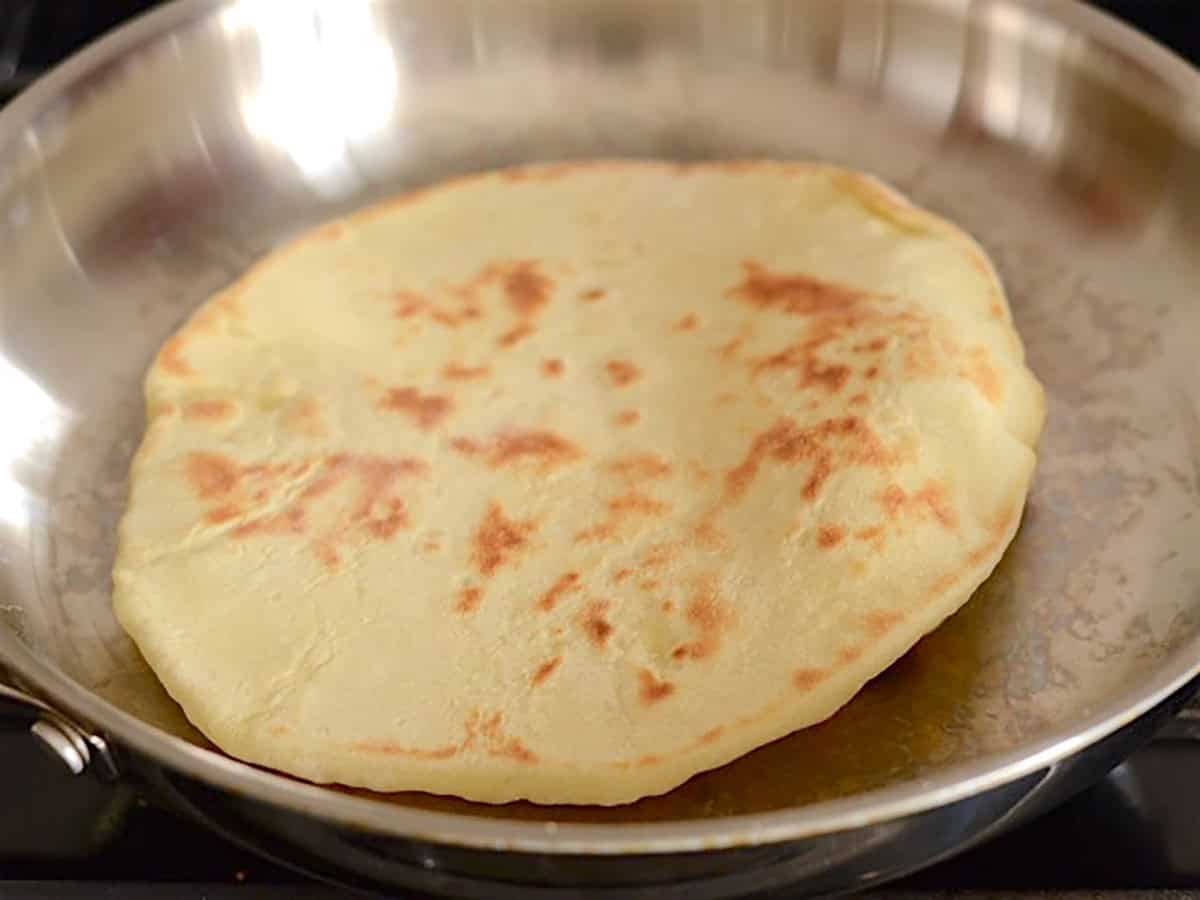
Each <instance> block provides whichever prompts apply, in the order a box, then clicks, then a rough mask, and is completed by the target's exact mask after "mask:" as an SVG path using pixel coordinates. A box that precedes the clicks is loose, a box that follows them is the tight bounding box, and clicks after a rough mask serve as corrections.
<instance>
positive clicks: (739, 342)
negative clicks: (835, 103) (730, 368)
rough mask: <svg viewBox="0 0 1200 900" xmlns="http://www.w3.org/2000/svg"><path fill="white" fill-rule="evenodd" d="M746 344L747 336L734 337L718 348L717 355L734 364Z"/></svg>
mask: <svg viewBox="0 0 1200 900" xmlns="http://www.w3.org/2000/svg"><path fill="white" fill-rule="evenodd" d="M745 343H746V335H745V334H741V335H738V336H737V337H732V338H730V339H729V340H727V341H726V342H725V343H723V344H722V345H721V346H720V347H718V348H717V354H718V355H719V356H720V357H721V359H723V360H725V361H726V362H732V361H733V360H735V359H737V355H738V354H739V353H741V352H742V346H743V345H744V344H745ZM731 396H732V395H731Z"/></svg>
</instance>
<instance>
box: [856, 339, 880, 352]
mask: <svg viewBox="0 0 1200 900" xmlns="http://www.w3.org/2000/svg"><path fill="white" fill-rule="evenodd" d="M888 343H889V341H888V338H886V337H877V338H872V339H871V340H869V341H866V342H865V343H862V344H855V345H854V347H853V350H854V352H855V353H882V352H883V351H884V350H886V349H887V345H888Z"/></svg>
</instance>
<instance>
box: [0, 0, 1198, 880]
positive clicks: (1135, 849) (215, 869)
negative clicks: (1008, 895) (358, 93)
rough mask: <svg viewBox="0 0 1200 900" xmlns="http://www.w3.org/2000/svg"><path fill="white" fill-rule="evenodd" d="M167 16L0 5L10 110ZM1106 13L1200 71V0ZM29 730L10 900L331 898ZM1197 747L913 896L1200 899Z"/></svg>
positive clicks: (3, 779)
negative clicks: (128, 29) (45, 744)
mask: <svg viewBox="0 0 1200 900" xmlns="http://www.w3.org/2000/svg"><path fill="white" fill-rule="evenodd" d="M279 2H288V0H279ZM329 2H339V0H329ZM647 2H652V0H647ZM813 2H820V0H813ZM155 5H157V3H156V2H154V0H0V103H2V102H3V101H4V100H6V99H8V98H9V97H11V96H13V95H14V94H15V93H16V92H17V91H19V90H20V89H21V88H23V87H24V86H26V85H27V84H28V83H29V82H30V81H32V80H33V79H34V78H36V77H37V76H38V75H39V74H41V73H42V72H43V71H44V70H45V69H47V68H49V67H50V66H52V65H53V64H54V63H55V62H57V61H59V60H61V59H62V58H63V57H64V56H66V55H68V54H69V53H71V52H72V51H73V50H75V49H78V48H79V47H81V46H82V45H83V44H85V43H87V42H89V41H90V40H92V39H93V38H94V37H95V36H96V35H98V34H100V33H102V32H104V31H106V30H108V29H109V28H111V27H112V26H114V25H116V24H118V23H120V22H122V21H124V20H125V19H127V18H129V17H130V16H132V15H135V14H137V13H138V12H141V11H144V10H146V9H149V8H150V7H152V6H155ZM1095 5H1097V6H1100V7H1103V8H1105V9H1107V10H1109V11H1110V12H1112V13H1114V14H1116V15H1118V16H1121V17H1122V18H1125V19H1127V20H1129V21H1131V22H1133V23H1134V24H1136V25H1137V26H1138V27H1140V28H1142V29H1143V30H1145V31H1147V32H1150V33H1151V34H1153V35H1154V36H1155V37H1156V38H1157V39H1159V40H1160V41H1162V42H1163V43H1165V44H1167V45H1168V46H1170V47H1172V48H1174V49H1175V50H1176V51H1178V52H1179V53H1181V54H1183V55H1184V56H1186V57H1188V58H1189V59H1191V60H1192V61H1193V62H1196V61H1198V60H1200V0H1096V3H1095ZM1195 721H1200V719H1193V722H1195ZM27 725H28V722H27V721H26V720H24V719H22V718H21V717H20V716H19V715H17V714H16V711H15V710H11V709H8V710H6V709H5V708H4V707H3V706H0V900H34V898H51V897H55V898H58V897H77V896H78V897H85V896H86V897H112V898H122V900H125V898H129V900H139V898H146V900H149V898H155V900H157V898H164V900H165V898H168V897H189V898H198V897H207V898H211V900H219V898H224V897H227V896H231V895H232V896H236V897H241V896H246V897H255V898H263V900H267V898H272V897H298V896H301V895H303V896H305V897H309V896H317V895H318V893H319V894H320V895H321V896H325V892H324V891H321V890H320V889H317V888H307V889H306V888H303V887H302V886H301V883H302V880H301V879H300V878H299V876H296V875H293V874H291V873H289V872H287V871H285V870H283V869H281V868H279V867H276V866H273V865H271V864H269V863H266V862H261V861H259V860H258V859H257V858H255V857H252V856H250V855H249V854H247V853H244V852H242V851H240V850H237V849H235V848H233V847H232V846H230V845H228V844H226V843H224V842H223V841H221V840H219V839H218V838H216V837H214V836H212V835H210V834H208V833H207V832H205V831H204V830H202V829H200V828H197V827H195V826H192V825H190V824H189V823H186V822H183V821H182V820H179V819H177V818H176V817H174V816H173V815H171V814H169V813H167V812H164V811H162V810H159V809H155V808H153V807H151V806H148V805H147V804H145V803H144V802H143V801H141V800H140V799H139V798H138V796H137V794H136V791H135V790H134V789H133V788H132V787H130V786H128V785H103V784H100V783H99V782H96V781H94V780H92V779H90V778H87V777H84V778H80V779H75V778H72V777H70V776H69V775H67V774H66V773H65V772H64V771H63V770H62V768H61V766H60V765H59V764H58V763H57V762H55V761H53V760H51V759H49V758H48V757H46V756H44V755H43V754H42V752H41V751H40V750H39V749H38V747H37V745H36V742H34V741H33V740H31V739H30V738H29V736H28V734H27V733H26V730H25V729H26V727H27ZM1197 736H1200V726H1193V725H1189V724H1188V722H1187V721H1181V722H1180V723H1178V724H1177V725H1176V726H1173V727H1172V728H1171V730H1170V731H1169V732H1168V733H1167V734H1166V735H1164V736H1163V737H1162V738H1160V739H1159V740H1158V741H1156V742H1155V743H1153V744H1152V745H1150V746H1149V747H1148V748H1146V749H1145V750H1143V751H1142V752H1140V753H1139V754H1137V755H1136V756H1135V757H1134V758H1133V759H1131V760H1130V761H1129V762H1128V763H1126V764H1125V765H1123V766H1121V767H1120V768H1118V769H1117V770H1116V771H1114V772H1113V773H1112V774H1111V775H1110V776H1109V777H1108V778H1107V779H1106V780H1105V781H1104V782H1102V783H1101V784H1100V785H1098V786H1096V787H1095V788H1093V789H1091V790H1089V791H1087V792H1086V793H1084V794H1082V795H1080V796H1079V797H1078V798H1076V799H1075V800H1073V801H1071V802H1070V803H1068V804H1067V805H1065V806H1064V807H1062V808H1061V809H1059V810H1058V811H1056V812H1054V813H1052V814H1051V815H1049V816H1047V817H1045V818H1043V819H1041V820H1040V821H1038V822H1035V823H1033V824H1032V825H1030V826H1027V827H1025V828H1023V829H1021V830H1019V831H1017V832H1016V833H1014V834H1012V835H1009V836H1007V837H1004V838H1001V839H999V840H997V841H994V842H992V843H990V844H988V845H986V846H985V847H983V848H981V849H979V850H976V851H973V852H970V853H967V854H964V855H963V856H960V857H958V858H957V859H955V860H952V861H951V862H949V863H946V864H943V865H941V866H938V867H935V868H933V869H930V870H928V871H927V872H924V873H922V874H920V875H918V876H917V877H915V878H913V879H911V880H909V881H908V882H907V883H906V884H905V885H903V886H904V887H907V888H912V889H917V890H922V891H962V890H986V891H1012V890H1020V891H1029V890H1043V891H1046V890H1068V889H1070V890H1084V891H1093V890H1095V891H1113V890H1122V889H1123V890H1143V889H1171V888H1175V889H1180V888H1182V889H1190V890H1195V891H1200V741H1198V740H1197Z"/></svg>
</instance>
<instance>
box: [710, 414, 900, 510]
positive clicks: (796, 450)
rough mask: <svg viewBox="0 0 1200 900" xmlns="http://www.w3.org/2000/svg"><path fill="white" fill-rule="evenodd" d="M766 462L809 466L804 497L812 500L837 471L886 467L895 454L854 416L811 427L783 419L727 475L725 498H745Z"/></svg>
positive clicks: (762, 436)
mask: <svg viewBox="0 0 1200 900" xmlns="http://www.w3.org/2000/svg"><path fill="white" fill-rule="evenodd" d="M767 460H774V461H776V462H780V463H786V464H793V465H794V464H797V463H806V464H808V465H809V467H810V472H809V476H808V480H807V481H806V482H805V484H804V488H803V490H802V495H803V497H804V499H805V500H809V501H812V500H815V499H816V497H817V495H818V494H819V493H820V492H821V488H822V487H823V486H824V485H825V482H826V481H827V480H828V479H829V477H830V476H831V475H833V473H834V472H836V471H838V470H840V469H844V468H850V467H855V466H860V467H873V468H887V467H888V466H891V465H892V464H894V462H895V455H894V454H893V453H892V452H891V451H889V450H888V448H887V447H885V446H884V444H883V442H882V441H881V440H880V439H879V437H878V436H877V435H876V434H875V432H874V431H873V430H872V429H871V426H870V425H868V424H867V423H866V422H864V421H863V420H862V419H859V418H858V417H856V416H847V417H844V418H838V419H826V420H825V421H823V422H819V423H817V424H816V425H813V426H811V427H808V428H801V427H799V426H798V425H796V423H795V422H794V421H792V420H791V419H787V418H784V419H780V420H779V421H778V422H776V423H775V424H774V425H773V426H771V428H769V429H767V430H766V431H764V432H763V433H762V434H760V435H759V436H758V437H756V438H755V439H754V442H753V444H751V447H750V451H749V453H748V454H747V455H746V458H745V460H743V461H742V463H741V464H740V465H738V466H736V467H735V468H733V469H730V470H729V471H728V472H727V473H726V475H725V494H726V499H727V500H735V499H737V498H739V497H741V496H742V495H743V494H744V493H745V492H746V490H747V489H748V488H749V486H750V484H751V482H753V480H754V479H755V477H756V476H757V475H758V472H759V470H760V469H761V468H762V465H763V463H764V462H766V461H767Z"/></svg>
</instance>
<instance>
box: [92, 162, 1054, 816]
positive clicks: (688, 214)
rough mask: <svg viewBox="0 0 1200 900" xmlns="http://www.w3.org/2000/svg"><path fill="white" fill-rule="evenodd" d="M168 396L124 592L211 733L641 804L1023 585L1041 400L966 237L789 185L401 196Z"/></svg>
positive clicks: (243, 300)
mask: <svg viewBox="0 0 1200 900" xmlns="http://www.w3.org/2000/svg"><path fill="white" fill-rule="evenodd" d="M146 397H147V406H148V413H149V425H148V428H147V431H146V434H145V438H144V441H143V443H142V446H141V448H140V450H139V452H138V454H137V457H136V459H135V462H134V465H133V471H132V486H131V492H130V499H129V507H128V511H127V512H126V514H125V517H124V519H123V521H122V523H121V534H120V538H121V541H120V551H119V554H118V558H117V561H116V565H115V570H114V582H115V606H116V612H117V615H118V617H119V619H120V621H121V623H122V624H123V626H124V627H125V629H126V630H127V631H128V632H129V634H130V635H131V636H132V637H133V639H134V640H135V641H136V642H137V644H138V646H139V647H140V648H141V650H142V652H143V653H144V654H145V657H146V659H147V660H148V661H149V663H150V665H151V666H152V667H153V668H154V670H155V672H156V673H157V674H158V675H159V677H160V678H161V680H162V682H163V684H164V685H165V686H166V688H167V689H168V690H169V691H170V693H171V694H172V696H174V697H175V698H176V699H177V700H178V701H179V703H180V704H181V705H182V707H183V709H184V710H185V711H186V713H187V715H188V716H189V718H191V720H192V721H193V722H195V724H196V725H197V726H198V727H199V728H200V729H201V730H202V731H203V732H204V733H205V734H206V735H208V736H209V737H210V738H211V739H212V740H213V741H214V742H215V743H216V744H217V745H219V746H220V747H221V748H223V749H224V750H226V751H227V752H229V753H230V754H232V755H234V756H237V757H240V758H242V759H245V760H248V761H251V762H254V763H258V764H261V765H264V766H270V767H273V768H275V769H279V770H282V771H284V772H288V773H291V774H293V775H296V776H300V777H302V778H306V779H309V780H312V781H315V782H340V783H343V784H347V785H356V786H361V787H367V788H373V789H376V790H380V791H397V790H424V791H431V792H437V793H445V794H454V795H457V796H460V797H465V798H468V799H471V800H478V801H484V802H489V803H497V802H504V801H510V800H516V799H521V798H524V799H528V800H532V801H535V802H539V803H552V804H553V803H585V804H617V803H625V802H628V801H632V800H635V799H637V798H639V797H643V796H645V795H649V794H656V793H661V792H664V791H667V790H670V789H671V788H672V787H674V786H676V785H678V784H680V783H681V782H682V781H684V780H686V779H687V778H689V777H690V776H692V775H694V774H696V773H698V772H700V771H703V770H706V769H710V768H712V767H715V766H720V765H722V764H723V763H725V762H728V761H729V760H732V759H734V758H735V757H738V756H740V755H742V754H744V753H746V752H748V751H750V750H752V749H754V748H756V747H758V746H760V745H762V744H765V743H767V742H769V741H772V740H774V739H776V738H779V737H781V736H783V735H785V734H788V733H789V732H792V731H794V730H796V729H798V728H803V727H805V726H807V725H811V724H813V723H815V722H819V721H821V720H822V719H825V718H826V717H828V716H829V715H831V714H832V713H833V712H834V711H835V710H837V709H838V708H839V707H840V706H842V705H843V704H844V703H846V702H847V701H848V700H849V699H850V698H851V697H852V696H853V695H854V694H855V692H857V691H858V690H859V688H861V687H862V685H863V684H864V683H865V682H866V681H867V680H869V679H870V678H872V677H874V676H875V675H877V674H878V673H879V672H881V671H882V670H883V669H885V668H886V667H887V666H889V665H890V664H891V663H892V662H893V661H895V660H896V659H897V658H898V657H900V656H901V655H902V654H903V653H904V652H905V651H906V650H908V649H909V647H911V646H912V645H913V643H914V642H916V641H917V640H918V639H919V638H920V637H921V636H922V635H924V634H925V633H927V632H928V631H930V630H931V629H933V628H935V627H936V626H937V625H938V624H939V623H940V622H942V620H943V619H945V618H946V617H947V616H948V615H950V614H951V613H953V612H954V611H955V610H956V609H958V608H959V607H960V606H961V605H962V604H963V603H964V602H965V601H966V600H967V598H968V597H969V596H970V595H971V593H972V592H973V591H974V590H975V589H976V587H977V586H978V585H979V584H980V582H982V581H983V580H984V578H986V577H987V575H988V574H989V573H990V572H991V570H992V568H993V567H994V566H995V565H996V563H997V561H998V560H999V559H1000V556H1001V554H1002V553H1003V552H1004V549H1005V547H1006V546H1007V545H1008V543H1009V542H1010V540H1011V539H1012V537H1013V534H1014V532H1015V531H1016V529H1017V526H1018V522H1019V520H1020V517H1021V511H1022V506H1023V503H1024V500H1025V496H1026V493H1027V491H1028V488H1029V483H1030V478H1031V476H1032V474H1033V471H1034V464H1035V455H1034V450H1033V447H1034V445H1035V442H1036V440H1037V438H1038V435H1039V433H1040V431H1041V427H1042V421H1043V415H1044V401H1043V395H1042V391H1041V388H1040V387H1039V385H1038V383H1037V381H1036V380H1035V378H1034V377H1033V375H1032V374H1031V373H1030V372H1029V370H1028V369H1027V368H1026V366H1025V364H1024V362H1023V352H1022V347H1021V342H1020V340H1019V338H1018V336H1017V334H1016V332H1015V331H1014V328H1013V324H1012V321H1011V318H1010V314H1009V309H1008V306H1007V303H1006V300H1005V297H1004V295H1003V292H1002V290H1001V286H1000V284H999V282H998V279H997V277H996V274H995V272H994V271H993V269H992V266H991V264H990V263H989V262H988V260H987V258H986V256H985V255H984V254H983V252H982V251H981V250H980V249H979V247H978V246H977V245H976V244H975V243H974V242H972V240H971V239H970V238H968V237H967V236H966V235H964V234H963V233H962V232H961V231H960V230H958V229H957V228H955V227H953V226H952V225H950V224H948V223H946V222H944V221H942V220H940V219H938V218H936V217H934V216H932V215H930V214H928V213H926V212H924V211H921V210H919V209H917V208H915V207H913V206H911V205H910V204H909V203H907V202H906V201H905V200H903V199H902V198H901V197H899V196H897V195H896V194H894V193H893V192H891V191H890V190H888V189H887V188H885V187H883V186H881V185H880V184H879V183H878V182H875V181H873V180H871V179H870V178H867V177H865V176H862V175H859V174H856V173H852V172H848V171H844V170H840V169H835V168H830V167H822V166H809V165H795V164H777V163H726V164H697V165H669V164H657V163H635V162H607V163H588V164H571V165H558V166H543V167H531V168H525V169H517V170H512V171H507V172H499V173H492V174H485V175H480V176H475V177H470V178H465V179H462V180H459V181H455V182H451V183H449V184H445V185H441V186H438V187H434V188H431V189H428V190H425V191H422V192H419V193H416V194H413V195H410V196H406V197H402V198H399V199H397V200H394V201H391V202H389V203H386V204H384V205H381V206H377V207H374V208H371V209H367V210H365V211H362V212H359V213H357V214H355V215H353V216H350V217H349V218H346V219H342V220H339V221H335V222H332V223H330V224H328V225H326V226H324V227H322V228H321V229H320V230H318V231H316V232H314V233H312V234H309V235H307V236H306V237H303V238H301V239H300V240H298V241H296V242H295V243H293V244H292V245H290V246H288V247H286V248H284V249H282V250H280V251H279V252H277V253H275V254H273V255H271V256H270V257H268V258H267V259H266V260H265V261H263V262H262V263H260V264H259V265H257V266H256V267H254V268H253V269H252V270H251V271H250V272H249V273H248V274H247V275H246V276H245V277H243V278H242V279H241V280H240V281H238V282H237V283H236V284H234V285H233V286H232V287H230V288H229V289H228V290H226V291H224V292H223V293H221V294H219V295H217V296H216V297H214V298H212V299H211V300H210V301H209V302H208V303H207V304H205V305H204V306H203V307H202V308H201V309H200V310H199V311H198V312H197V313H196V314H195V315H194V316H193V317H192V318H191V320H190V321H189V322H188V323H187V324H186V325H184V326H183V328H182V329H181V330H180V331H179V332H178V333H177V334H176V335H175V336H173V337H172V338H171V339H170V340H169V341H167V343H166V344H165V346H164V347H163V348H162V351H161V353H159V355H158V357H157V358H156V360H155V361H154V364H153V366H152V367H151V369H150V371H149V374H148V376H147V378H146Z"/></svg>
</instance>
